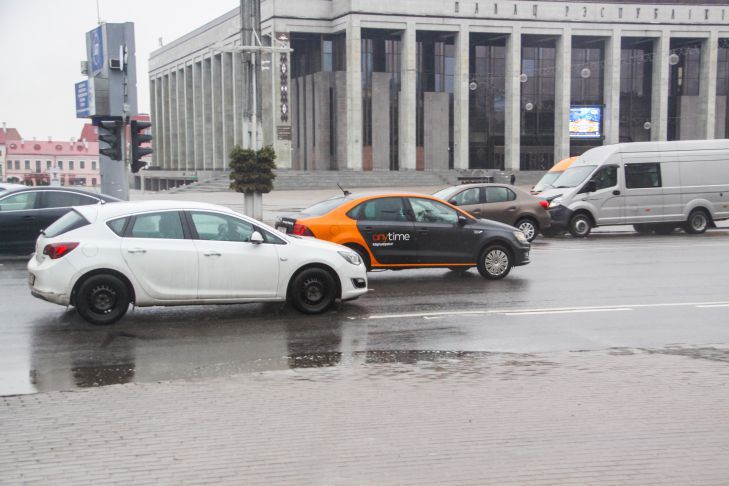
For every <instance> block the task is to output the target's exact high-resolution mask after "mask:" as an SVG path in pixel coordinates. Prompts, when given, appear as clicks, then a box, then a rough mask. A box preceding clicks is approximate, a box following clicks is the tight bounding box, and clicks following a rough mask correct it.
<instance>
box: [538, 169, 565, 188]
mask: <svg viewBox="0 0 729 486" xmlns="http://www.w3.org/2000/svg"><path fill="white" fill-rule="evenodd" d="M562 174H564V172H547V173H546V174H544V177H542V178H541V179H539V182H537V184H536V185H535V186H534V187H533V188H532V191H534V192H541V191H543V190H545V189H546V188H548V187H551V186H552V184H554V181H556V180H557V179H558V178H559V176H561V175H562Z"/></svg>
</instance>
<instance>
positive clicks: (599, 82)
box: [570, 36, 605, 156]
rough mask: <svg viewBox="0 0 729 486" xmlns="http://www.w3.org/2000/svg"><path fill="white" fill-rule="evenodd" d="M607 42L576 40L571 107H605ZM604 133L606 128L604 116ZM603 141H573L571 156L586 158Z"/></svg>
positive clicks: (587, 39) (580, 37)
mask: <svg viewBox="0 0 729 486" xmlns="http://www.w3.org/2000/svg"><path fill="white" fill-rule="evenodd" d="M604 67H605V40H604V39H603V38H600V37H586V36H574V37H572V69H571V73H570V89H571V93H570V105H571V106H592V105H598V106H604V85H605V73H604V71H605V69H604ZM602 129H603V132H604V129H605V125H604V116H603V126H602ZM599 145H602V139H584V140H570V156H575V155H582V153H584V152H585V151H586V150H589V149H590V148H592V147H597V146H599Z"/></svg>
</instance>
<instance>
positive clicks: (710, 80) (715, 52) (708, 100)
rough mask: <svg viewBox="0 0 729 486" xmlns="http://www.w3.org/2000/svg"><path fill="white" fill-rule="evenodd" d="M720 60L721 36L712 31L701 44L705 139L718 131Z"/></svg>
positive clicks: (701, 91) (701, 94) (701, 89)
mask: <svg viewBox="0 0 729 486" xmlns="http://www.w3.org/2000/svg"><path fill="white" fill-rule="evenodd" d="M718 59H719V35H718V33H717V31H716V30H712V31H711V34H710V35H709V38H708V39H705V40H704V41H703V42H702V44H701V74H700V76H701V80H700V82H701V86H700V91H699V95H700V97H701V103H702V104H703V105H704V106H703V110H702V111H703V113H704V118H703V121H704V126H703V132H704V137H705V138H707V139H712V138H714V133H715V131H716V79H717V67H718V66H717V64H718Z"/></svg>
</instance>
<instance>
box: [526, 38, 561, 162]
mask: <svg viewBox="0 0 729 486" xmlns="http://www.w3.org/2000/svg"><path fill="white" fill-rule="evenodd" d="M555 55H556V39H555V37H553V36H540V35H525V36H522V49H521V57H522V63H521V68H522V69H521V72H522V75H524V76H523V78H522V79H524V82H522V83H521V158H520V164H519V165H520V169H521V170H546V169H548V168H550V167H551V166H552V165H554V98H555V97H554V93H555V91H554V88H555V86H554V77H555V76H554V74H555Z"/></svg>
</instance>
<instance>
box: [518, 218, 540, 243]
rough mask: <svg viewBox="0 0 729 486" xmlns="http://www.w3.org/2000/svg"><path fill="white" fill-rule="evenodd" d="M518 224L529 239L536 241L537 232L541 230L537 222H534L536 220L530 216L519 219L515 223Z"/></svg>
mask: <svg viewBox="0 0 729 486" xmlns="http://www.w3.org/2000/svg"><path fill="white" fill-rule="evenodd" d="M514 226H516V227H517V228H518V229H519V230H520V231H521V232H522V233H524V236H526V238H527V241H530V242H531V241H534V238H536V237H537V233H538V232H539V228H538V227H537V223H535V222H534V220H532V219H529V218H522V219H520V220H519V221H517V222H516V224H515V225H514Z"/></svg>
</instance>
